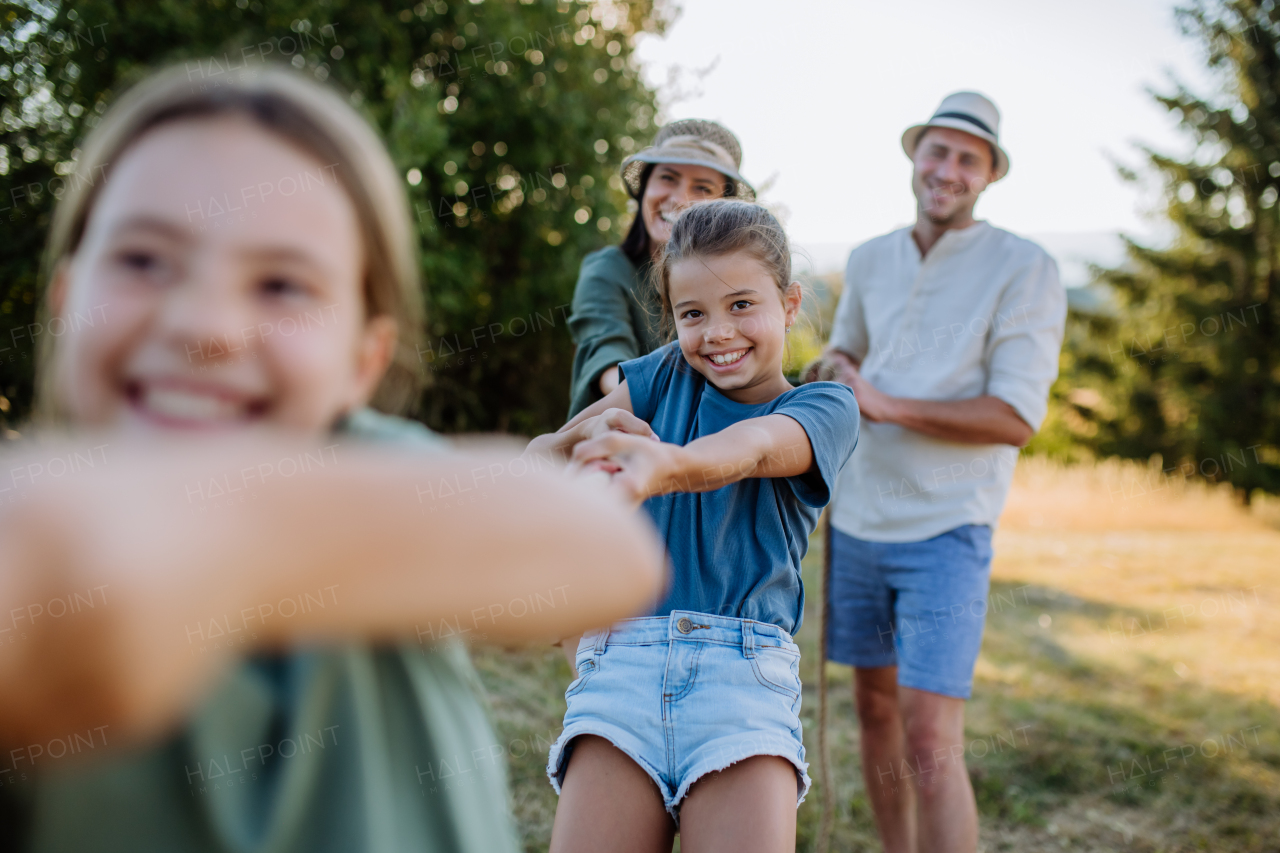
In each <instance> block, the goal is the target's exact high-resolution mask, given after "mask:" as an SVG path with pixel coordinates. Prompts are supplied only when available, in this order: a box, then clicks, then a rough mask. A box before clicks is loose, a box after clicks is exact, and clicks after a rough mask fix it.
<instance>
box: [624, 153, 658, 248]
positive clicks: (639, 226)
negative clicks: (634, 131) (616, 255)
mask: <svg viewBox="0 0 1280 853" xmlns="http://www.w3.org/2000/svg"><path fill="white" fill-rule="evenodd" d="M654 165H655V164H653V163H650V164H649V165H648V166H645V167H644V171H643V172H641V173H640V193H639V196H640V198H639V199H637V200H636V202H637V205H639V203H640V201H642V200H643V199H644V191H645V187H647V186H649V176H650V175H652V174H653V167H654ZM621 249H622V253H623V254H624V255H626V256H627V257H628V258H630V259H631V263H633V264H635V265H636V266H637V267H641V266H644V264H645V262H646V261H648V260H649V259H650V257H649V229H648V228H645V227H644V213H643V212H642V211H641V210H640V208H639V206H637V207H636V218H635V219H633V220H631V228H630V230H628V231H627V236H626V238H625V239H624V240H623V241H622V246H621Z"/></svg>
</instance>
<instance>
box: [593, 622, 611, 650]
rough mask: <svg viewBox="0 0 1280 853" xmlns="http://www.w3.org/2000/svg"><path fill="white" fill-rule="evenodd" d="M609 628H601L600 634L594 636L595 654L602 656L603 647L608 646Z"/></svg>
mask: <svg viewBox="0 0 1280 853" xmlns="http://www.w3.org/2000/svg"><path fill="white" fill-rule="evenodd" d="M609 631H610V629H609V628H601V629H600V633H598V634H596V647H595V654H597V655H602V654H604V650H605V647H606V646H608V645H609Z"/></svg>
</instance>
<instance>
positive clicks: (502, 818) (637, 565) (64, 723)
mask: <svg viewBox="0 0 1280 853" xmlns="http://www.w3.org/2000/svg"><path fill="white" fill-rule="evenodd" d="M99 167H103V169H104V170H105V174H106V176H107V177H106V180H105V181H98V182H96V183H95V184H94V185H87V184H85V185H81V186H77V187H73V188H71V189H70V190H69V191H68V194H67V195H66V196H65V197H64V198H63V199H62V201H61V203H60V205H59V207H58V209H57V212H56V214H55V217H54V222H53V226H52V232H51V236H50V243H49V249H48V256H47V272H48V273H49V278H50V284H49V288H48V292H47V296H46V311H47V317H46V319H48V318H50V317H59V318H63V319H64V321H65V322H66V328H67V329H69V330H72V331H68V332H67V333H66V334H63V335H61V336H60V337H58V338H56V339H55V338H52V337H48V338H46V340H45V343H46V344H47V345H48V346H47V347H46V349H45V350H44V351H43V352H42V353H41V361H40V364H39V370H38V377H37V381H38V400H37V409H38V420H39V421H40V422H41V424H42V426H43V434H44V435H48V434H49V432H50V431H51V430H52V429H55V428H56V429H59V430H60V433H61V435H62V437H61V438H60V439H57V440H55V441H53V442H52V443H50V442H47V441H42V442H41V443H36V442H33V441H27V442H24V443H23V444H24V445H25V446H20V447H18V449H17V455H16V456H13V458H11V459H10V460H9V461H8V465H7V466H6V467H8V468H9V471H10V472H11V473H12V472H17V471H19V470H21V471H22V472H24V476H23V477H15V478H12V479H13V480H14V483H15V491H11V493H10V495H9V496H8V497H10V498H11V499H10V500H9V501H8V502H6V503H3V504H0V542H2V543H3V547H0V613H4V614H23V618H22V620H21V621H20V622H17V623H15V624H16V625H17V628H16V629H14V630H15V633H14V634H11V635H9V636H10V637H11V638H12V641H11V642H7V643H6V644H5V645H4V646H3V647H2V648H0V694H3V695H4V701H3V703H0V741H2V742H3V746H4V749H3V750H0V755H5V756H6V758H5V759H0V765H2V766H0V827H3V828H2V829H0V834H2V835H3V836H4V837H3V845H2V846H5V847H16V848H17V849H26V850H77V851H89V850H122V851H147V850H157V851H159V850H164V851H181V850H200V851H210V850H237V851H238V850H273V851H274V850H280V851H285V850H307V851H316V850H334V851H339V850H341V851H352V850H406V849H417V850H428V849H429V850H460V851H475V852H476V853H492V851H507V850H515V849H516V842H515V838H514V833H513V830H512V826H511V823H510V819H509V816H508V807H507V793H506V788H505V773H504V770H503V767H504V759H503V758H502V748H501V746H500V745H499V743H500V742H499V741H498V739H497V738H495V737H494V735H493V732H492V731H491V729H490V728H489V725H488V723H487V721H486V718H485V714H484V712H483V707H482V700H481V697H480V696H479V694H478V692H477V686H476V678H475V675H474V672H473V671H472V670H471V668H470V664H469V663H468V661H467V658H466V655H465V652H464V651H462V650H461V649H460V648H459V647H456V646H450V645H447V644H443V643H435V641H436V640H437V639H438V638H439V636H440V635H441V634H444V633H452V632H453V631H462V632H467V633H471V635H472V636H482V635H483V636H487V637H488V638H489V639H491V640H497V641H514V640H535V639H541V640H544V641H545V640H546V639H549V638H552V637H555V636H563V635H564V634H566V633H570V632H576V631H581V630H583V629H585V628H588V627H591V626H594V625H599V624H602V623H604V622H607V621H610V620H613V619H616V618H619V617H623V616H626V615H629V614H630V613H633V612H637V611H639V610H642V609H643V608H644V607H645V606H646V605H647V604H648V603H650V602H651V601H652V600H653V599H654V597H655V596H656V594H657V592H658V589H659V586H660V582H661V555H660V551H659V548H658V545H657V543H656V542H655V540H654V539H653V538H652V536H651V535H650V534H649V533H648V532H647V531H646V530H645V529H644V528H643V525H642V523H641V521H640V520H638V519H637V518H636V517H635V516H634V514H632V513H630V512H628V510H627V509H626V508H625V507H624V506H623V505H622V504H621V503H619V502H617V501H615V500H613V499H611V498H606V497H602V495H603V494H604V493H603V492H600V491H597V490H596V489H595V488H593V487H592V486H591V485H590V484H588V483H586V482H581V481H569V480H565V479H563V478H561V477H560V476H559V475H558V474H555V473H553V472H544V473H536V472H534V471H532V469H527V468H526V466H525V465H524V464H523V463H512V462H510V460H509V459H508V458H501V457H497V456H496V455H492V454H491V455H489V456H478V455H464V454H460V453H454V452H449V451H448V450H446V449H445V448H444V447H443V446H442V444H443V443H442V441H441V440H440V439H437V438H436V437H434V436H433V435H432V434H431V433H430V432H428V431H427V430H426V429H425V428H423V427H421V426H419V425H417V424H415V423H413V422H410V421H406V420H402V419H400V418H396V417H391V416H389V415H386V414H380V413H379V412H377V411H375V410H374V409H372V408H369V407H368V404H369V402H370V401H371V400H373V401H374V402H375V404H376V405H377V406H378V408H379V409H381V410H382V411H384V412H395V411H398V410H401V409H402V408H403V407H404V406H405V405H406V404H407V403H408V402H409V401H410V400H412V399H413V398H414V396H415V395H416V393H417V384H416V381H415V380H416V377H417V376H418V371H417V365H416V347H415V342H416V339H417V336H418V335H419V329H420V327H421V321H422V316H421V314H422V309H421V296H420V290H419V286H418V281H417V277H416V270H417V263H416V258H415V256H414V240H413V236H412V233H411V230H410V224H409V218H408V209H407V203H406V200H405V197H404V193H403V189H402V187H401V185H400V181H399V179H398V177H397V175H396V172H395V170H394V167H393V166H392V163H391V161H390V158H389V157H388V156H387V153H386V151H385V150H384V149H383V147H382V145H381V143H380V142H379V141H378V139H377V137H376V136H375V135H374V133H373V131H372V130H371V129H370V128H369V127H368V126H367V125H366V124H365V123H364V121H363V120H362V119H360V118H359V117H358V116H357V114H356V113H355V112H354V111H353V110H352V109H351V108H350V107H349V106H347V105H346V103H345V102H344V101H343V100H342V99H341V98H339V97H338V96H337V95H336V94H334V93H332V92H330V91H328V90H325V89H322V88H320V87H319V86H317V85H315V84H314V83H310V82H308V81H306V80H304V79H303V78H300V77H296V76H294V75H292V74H291V73H289V72H285V71H280V70H268V71H265V72H263V73H262V74H260V75H258V76H257V77H256V78H255V79H251V80H247V81H245V82H240V83H232V84H230V85H227V84H223V85H220V86H218V87H210V86H209V85H208V84H202V85H193V84H192V83H190V82H188V79H187V75H186V74H185V73H184V72H182V71H181V70H173V71H170V72H167V73H162V74H159V75H156V76H154V77H152V78H150V79H149V80H147V81H145V82H144V83H142V84H140V85H139V86H137V87H136V88H135V89H133V90H132V91H130V92H129V93H127V94H126V95H125V96H124V97H123V98H121V100H120V101H119V103H118V104H117V105H116V106H114V107H113V108H112V109H111V110H110V111H109V112H108V113H107V114H106V115H105V116H104V118H103V120H102V122H101V123H100V124H99V125H98V126H97V127H96V128H95V130H94V131H93V132H92V134H91V135H90V137H89V139H88V140H87V142H86V143H85V144H84V154H83V155H82V157H81V158H80V161H79V163H78V164H77V168H78V171H79V173H80V174H88V175H93V174H98V173H99ZM87 317H97V318H102V319H99V320H97V321H96V322H94V323H81V322H75V321H76V318H87ZM46 327H47V324H46ZM90 446H91V447H94V448H96V451H95V452H96V453H98V454H99V456H100V459H99V462H98V463H97V464H94V465H93V466H92V467H89V466H87V465H84V464H79V465H76V464H73V466H72V467H78V469H79V470H77V471H76V472H75V473H74V474H69V475H64V476H61V477H56V478H55V477H51V476H26V474H27V473H30V474H38V473H39V472H49V471H53V470H54V469H55V467H57V466H53V465H52V462H51V460H53V459H55V458H57V459H63V460H66V459H68V458H69V459H71V460H72V462H73V463H75V460H76V459H77V458H79V459H83V458H84V453H85V449H86V448H87V447H90ZM76 451H79V452H80V456H79V457H76V456H75V453H76ZM10 455H12V454H10ZM286 459H291V460H294V461H296V462H298V465H297V466H293V465H289V466H286V465H285V464H284V460H286ZM58 470H63V471H66V470H67V468H66V466H65V465H64V466H61V467H59V468H58ZM286 470H290V471H292V472H294V473H293V475H292V476H285V474H284V472H285V471H286ZM477 472H480V473H479V474H477ZM444 482H448V483H457V482H461V483H465V484H468V485H470V486H472V487H473V489H472V490H471V493H470V495H469V496H468V498H469V499H468V500H467V501H466V502H465V503H463V502H461V501H459V500H457V499H450V498H448V497H446V496H445V495H446V493H447V491H448V490H447V489H444V488H442V487H441V484H442V483H444ZM605 550H607V551H609V552H610V553H614V554H615V555H616V556H615V557H614V558H612V559H610V560H608V561H603V562H602V561H600V560H599V559H598V557H597V556H596V555H597V554H599V553H601V552H603V551H605ZM86 590H90V591H94V590H96V591H97V592H96V593H95V594H96V595H98V596H100V599H96V600H95V601H94V604H93V606H92V607H88V606H84V605H83V602H81V603H80V606H79V607H78V609H75V608H73V611H71V612H69V611H67V609H66V608H65V607H64V608H63V609H62V613H63V615H61V616H60V617H58V618H53V617H51V616H50V615H49V614H50V613H52V612H53V609H56V608H46V607H45V605H49V604H50V603H51V602H53V601H54V600H57V599H62V600H64V601H67V600H72V601H73V602H74V601H75V599H74V598H73V596H74V595H75V593H77V592H79V593H80V594H81V596H83V594H84V592H85V591H86ZM539 594H541V596H540V597H539ZM549 594H550V597H551V600H553V602H554V603H553V604H552V605H550V606H548V605H547V604H546V602H547V600H548V598H549ZM516 600H521V601H524V602H526V603H527V602H534V603H533V604H531V605H529V606H527V607H523V608H521V612H522V615H516V611H517V608H516V607H515V606H514V602H515V601H516ZM288 601H293V602H300V603H299V604H298V606H297V607H291V606H289V605H288V604H286V602H288ZM286 611H291V612H290V614H289V615H287V616H286V615H285V614H286ZM15 618H16V617H15ZM446 623H447V625H449V626H450V629H451V630H449V631H446V630H445V628H444V626H445V624H446ZM5 627H8V626H5ZM419 638H427V640H428V642H430V643H435V644H434V645H431V646H430V647H427V646H420V645H418V643H416V642H411V641H413V640H415V639H419ZM86 733H89V739H90V740H91V745H90V746H86V745H85V742H86V737H85V734H86ZM77 734H78V735H80V738H79V739H78V740H77V739H76V735H77ZM67 743H71V744H72V747H73V748H72V749H71V750H70V751H72V752H78V753H79V754H77V755H75V756H74V758H72V757H69V756H68V755H67V753H68V748H67V747H66V744H67ZM290 743H291V744H293V749H292V750H290V749H289V747H288V745H287V744H290ZM58 744H63V746H62V747H59V746H58ZM77 745H78V746H77ZM121 746H124V747H126V748H125V749H123V750H122V749H120V747H121ZM59 756H62V757H59ZM446 768H447V770H446Z"/></svg>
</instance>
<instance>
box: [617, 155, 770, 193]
mask: <svg viewBox="0 0 1280 853" xmlns="http://www.w3.org/2000/svg"><path fill="white" fill-rule="evenodd" d="M657 163H670V164H672V165H675V166H704V167H706V168H708V169H712V170H713V171H716V172H719V173H720V174H722V175H724V176H725V177H726V178H728V179H729V181H730V182H732V183H733V187H734V193H733V195H731V196H726V198H740V199H744V200H746V201H755V199H756V191H755V188H754V187H752V186H751V184H749V183H747V182H746V180H745V179H744V178H743V177H742V176H741V175H739V174H738V173H737V172H735V171H733V170H732V169H726V168H725V167H724V164H722V163H717V162H715V161H714V160H709V159H708V160H699V159H697V158H694V157H669V156H664V155H661V154H656V153H654V152H650V151H640V152H638V153H636V154H632V155H631V156H630V157H628V158H627V159H625V160H623V161H622V170H621V174H622V181H623V183H625V184H626V185H627V191H628V192H629V193H630V195H631V197H632V198H634V199H637V200H638V199H639V198H640V175H641V174H642V173H643V172H644V167H645V166H649V165H654V164H657Z"/></svg>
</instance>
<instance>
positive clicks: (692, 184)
mask: <svg viewBox="0 0 1280 853" xmlns="http://www.w3.org/2000/svg"><path fill="white" fill-rule="evenodd" d="M724 184H725V177H724V175H722V174H720V173H719V172H717V171H716V170H715V169H712V168H709V167H707V166H684V165H678V164H675V163H659V164H658V165H656V166H654V167H653V171H652V172H650V173H649V181H648V183H646V184H645V186H644V197H643V198H642V199H641V201H640V215H641V216H643V217H644V227H645V229H646V230H647V231H648V232H649V242H650V248H651V249H654V250H656V249H658V248H661V247H662V246H663V245H664V244H665V243H666V242H667V241H668V240H670V239H671V226H672V224H673V223H674V222H675V221H676V217H677V216H679V215H680V211H682V210H684V209H685V208H686V207H688V206H689V205H691V204H693V203H694V202H698V201H707V200H708V199H713V198H720V197H721V196H723V195H724Z"/></svg>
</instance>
